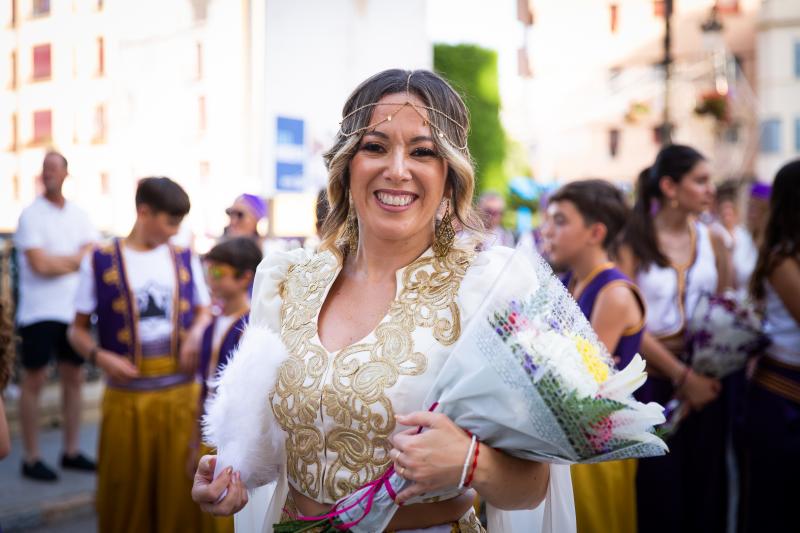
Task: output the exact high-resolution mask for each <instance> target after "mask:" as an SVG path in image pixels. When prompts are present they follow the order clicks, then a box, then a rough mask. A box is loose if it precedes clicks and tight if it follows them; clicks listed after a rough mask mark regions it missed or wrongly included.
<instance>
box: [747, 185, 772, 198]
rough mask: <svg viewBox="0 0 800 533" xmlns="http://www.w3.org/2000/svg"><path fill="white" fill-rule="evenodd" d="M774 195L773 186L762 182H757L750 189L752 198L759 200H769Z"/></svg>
mask: <svg viewBox="0 0 800 533" xmlns="http://www.w3.org/2000/svg"><path fill="white" fill-rule="evenodd" d="M770 194H772V186H771V185H768V184H766V183H762V182H760V181H756V182H754V183H753V185H752V186H751V187H750V197H751V198H758V199H759V200H769V196H770Z"/></svg>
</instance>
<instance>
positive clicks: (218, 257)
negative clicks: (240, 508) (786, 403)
mask: <svg viewBox="0 0 800 533" xmlns="http://www.w3.org/2000/svg"><path fill="white" fill-rule="evenodd" d="M261 258H262V254H261V250H260V249H259V247H258V245H257V244H256V243H255V242H254V241H253V239H251V238H249V237H236V238H232V239H229V240H225V241H223V242H221V243H220V244H217V245H216V246H214V247H213V248H212V249H211V251H209V252H208V253H207V254H206V255H205V257H204V258H203V261H204V263H205V267H206V280H207V282H208V287H209V289H211V296H212V297H213V299H214V304H215V307H216V308H217V309H218V312H216V313H215V314H214V317H213V319H212V320H211V323H210V324H209V325H208V326H207V327H206V329H205V331H204V332H203V337H202V343H201V345H200V365H199V367H198V369H197V379H198V381H200V383H201V386H202V393H201V396H200V413H201V414H202V412H203V404H204V403H205V400H206V398H207V397H208V394H209V388H208V380H210V379H213V378H214V377H216V375H217V372H218V371H219V370H220V369H221V368H222V367H224V366H225V365H226V364H227V363H228V360H229V359H230V357H231V355H233V352H234V350H235V349H236V346H237V344H239V338H240V337H241V336H242V332H243V331H244V327H245V326H246V325H247V319H248V317H249V314H250V287H251V285H252V283H253V278H254V277H255V274H256V268H258V264H259V263H260V262H261ZM198 422H199V420H198ZM196 435H197V437H196V438H195V439H193V441H192V444H191V446H192V453H191V454H190V457H191V460H190V463H189V465H188V471H189V472H190V473H191V475H194V471H195V470H196V469H197V460H198V459H199V458H200V457H202V456H203V455H206V454H209V453H213V452H212V451H211V450H210V449H209V448H208V447H206V446H205V445H201V444H200V437H199V435H200V428H199V424H198V426H197V429H196ZM201 520H202V527H201V529H199V530H198V531H202V532H203V533H223V532H230V533H233V518H232V517H230V516H222V517H214V516H212V515H210V514H205V513H203V515H202V518H201Z"/></svg>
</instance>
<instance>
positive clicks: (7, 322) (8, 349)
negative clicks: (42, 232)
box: [0, 297, 14, 459]
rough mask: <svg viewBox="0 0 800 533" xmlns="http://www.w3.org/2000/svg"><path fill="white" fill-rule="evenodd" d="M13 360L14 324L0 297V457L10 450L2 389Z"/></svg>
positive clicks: (7, 378) (6, 381)
mask: <svg viewBox="0 0 800 533" xmlns="http://www.w3.org/2000/svg"><path fill="white" fill-rule="evenodd" d="M13 362H14V325H13V324H12V322H11V317H10V315H9V312H8V302H7V301H6V300H4V299H3V298H2V297H0V459H3V458H5V457H6V456H7V455H8V454H9V453H10V452H11V437H10V435H9V432H8V419H7V418H6V407H5V403H4V402H3V391H4V390H5V388H6V386H7V385H8V383H9V381H10V380H11V369H12V365H13Z"/></svg>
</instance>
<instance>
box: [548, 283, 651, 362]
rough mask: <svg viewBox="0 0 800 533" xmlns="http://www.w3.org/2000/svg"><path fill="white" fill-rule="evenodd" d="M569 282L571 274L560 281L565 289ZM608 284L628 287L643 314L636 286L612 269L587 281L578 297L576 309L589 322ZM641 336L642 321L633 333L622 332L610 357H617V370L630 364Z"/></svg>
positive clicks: (641, 301) (639, 343)
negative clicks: (577, 308)
mask: <svg viewBox="0 0 800 533" xmlns="http://www.w3.org/2000/svg"><path fill="white" fill-rule="evenodd" d="M571 280H572V272H568V273H567V274H566V275H565V276H564V277H563V278H562V280H561V281H563V282H564V285H565V286H566V287H569V284H570V281H571ZM610 283H621V284H624V285H626V286H628V287H630V288H631V290H632V291H633V294H634V296H636V299H637V300H638V302H639V306H640V307H641V309H642V313H644V309H645V307H644V300H643V299H642V297H641V295H640V294H639V290H638V289H637V288H636V285H634V284H633V282H632V281H631V280H630V279H628V277H627V276H626V275H625V274H623V273H622V272H620V271H619V270H618V269H616V268H613V267H612V268H608V269H606V270H603V271H601V272H599V273H598V274H597V275H596V276H595V277H594V278H592V279H591V280H590V281H589V283H588V284H587V285H586V287H584V289H583V291H582V292H581V293H580V294H579V295H578V298H577V302H578V307H580V309H581V311H582V312H583V314H584V315H585V316H586V318H587V319H588V320H591V318H592V310H593V309H594V304H595V302H596V301H597V296H598V295H599V294H600V291H601V290H603V288H605V287H606V286H608V285H609V284H610ZM643 334H644V321H643V322H642V324H641V325H640V326H639V327H638V328H635V331H634V330H631V331H625V332H623V335H622V336H621V337H620V339H619V342H618V343H617V345H616V346H615V347H614V349H613V350H612V351H611V353H612V355H615V356H617V357H619V362H618V363H617V365H616V366H617V368H619V369H622V368H625V367H626V366H627V365H628V363H630V362H631V359H633V356H634V355H636V354H637V353H639V346H640V345H641V343H642V335H643Z"/></svg>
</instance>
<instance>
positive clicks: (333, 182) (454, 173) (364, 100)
mask: <svg viewBox="0 0 800 533" xmlns="http://www.w3.org/2000/svg"><path fill="white" fill-rule="evenodd" d="M406 90H408V92H409V93H410V94H412V95H414V96H416V97H417V98H419V99H420V100H422V102H423V103H424V105H426V106H429V107H432V108H434V109H436V110H438V111H439V112H440V113H443V114H444V115H447V116H448V117H450V118H451V119H452V120H453V121H455V123H457V124H458V125H459V126H461V127H458V126H456V124H454V123H452V122H451V121H449V120H447V119H446V118H444V117H443V116H441V115H440V113H434V112H430V111H429V112H428V121H429V122H430V123H432V125H433V126H434V127H435V131H438V132H441V133H443V134H444V135H443V136H439V135H436V134H434V135H432V137H433V142H434V145H435V147H436V152H437V154H439V157H441V158H443V159H444V160H445V161H446V162H447V177H446V180H447V186H449V189H450V194H451V196H450V198H449V200H450V209H451V211H452V215H453V217H454V218H455V219H456V220H457V223H458V224H459V225H460V226H461V227H462V228H464V229H467V230H471V231H474V232H476V233H480V231H481V229H482V228H483V225H482V223H481V222H480V219H479V218H478V217H477V215H476V214H475V212H474V210H473V206H472V195H473V193H474V189H475V171H474V168H473V165H472V158H471V156H470V153H469V149H468V148H466V145H467V132H468V131H469V115H468V112H467V108H466V106H465V105H464V102H463V100H462V99H461V97H460V96H459V95H458V93H457V92H456V91H455V90H454V89H453V88H452V87H451V86H450V84H448V83H447V82H446V81H445V80H444V79H442V78H441V77H440V76H438V75H437V74H434V73H433V72H430V71H428V70H414V71H408V70H400V69H391V70H384V71H383V72H379V73H378V74H375V75H374V76H372V77H370V78H369V79H367V80H366V81H364V82H363V83H361V85H359V86H358V87H357V88H356V89H355V90H354V91H353V92H352V94H351V95H350V96H349V97H348V98H347V101H346V102H345V104H344V108H343V109H342V116H343V117H348V118H347V119H346V120H345V121H344V122H343V123H342V125H341V128H340V129H339V132H338V133H337V135H336V140H335V141H334V144H333V146H332V147H331V148H330V149H329V150H328V151H327V152H326V153H325V154H324V155H323V158H324V160H325V164H326V166H327V168H328V204H329V206H330V210H329V212H328V216H327V217H326V218H325V222H324V223H323V225H322V237H321V238H322V245H321V249H322V250H329V251H331V252H333V253H335V254H337V255H338V256H339V257H344V255H346V253H347V252H348V250H347V244H346V242H344V241H346V239H345V238H344V233H345V231H346V224H347V217H348V214H349V211H350V209H351V206H350V200H349V198H350V161H351V160H352V159H353V156H354V155H355V154H356V152H357V151H358V146H359V143H360V142H361V137H362V135H363V134H362V135H351V136H349V137H348V136H346V135H345V134H344V133H343V132H351V131H356V130H359V129H361V128H366V127H367V126H369V124H370V123H371V120H372V114H373V110H374V109H375V106H371V105H369V104H374V103H376V102H378V101H379V100H380V99H381V98H383V97H384V96H386V95H388V94H396V93H405V92H406ZM356 109H360V110H359V111H357V112H354V111H355V110H356ZM351 113H352V115H350V114H351ZM348 115H349V116H348ZM431 130H432V133H435V132H434V131H433V130H434V128H433V127H432V128H431ZM462 146H463V147H464V148H460V147H462Z"/></svg>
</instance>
